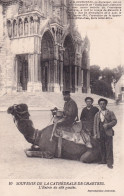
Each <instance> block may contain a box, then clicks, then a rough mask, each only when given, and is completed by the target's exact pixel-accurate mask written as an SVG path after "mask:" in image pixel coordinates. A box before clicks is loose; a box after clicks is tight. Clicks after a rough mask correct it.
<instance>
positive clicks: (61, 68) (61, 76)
mask: <svg viewBox="0 0 124 196" xmlns="http://www.w3.org/2000/svg"><path fill="white" fill-rule="evenodd" d="M60 91H63V62H62V61H60Z"/></svg>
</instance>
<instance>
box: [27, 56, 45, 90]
mask: <svg viewBox="0 0 124 196" xmlns="http://www.w3.org/2000/svg"><path fill="white" fill-rule="evenodd" d="M38 70H39V55H38V54H29V55H28V79H29V80H28V85H27V91H28V92H36V91H42V85H41V82H40V81H39V80H38Z"/></svg>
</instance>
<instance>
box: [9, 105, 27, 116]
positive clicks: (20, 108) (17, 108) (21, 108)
mask: <svg viewBox="0 0 124 196" xmlns="http://www.w3.org/2000/svg"><path fill="white" fill-rule="evenodd" d="M7 113H8V114H12V115H13V116H14V117H16V116H18V117H19V116H20V117H29V116H30V115H29V112H28V106H27V105H26V104H18V105H16V104H14V105H13V106H11V107H9V108H8V110H7Z"/></svg>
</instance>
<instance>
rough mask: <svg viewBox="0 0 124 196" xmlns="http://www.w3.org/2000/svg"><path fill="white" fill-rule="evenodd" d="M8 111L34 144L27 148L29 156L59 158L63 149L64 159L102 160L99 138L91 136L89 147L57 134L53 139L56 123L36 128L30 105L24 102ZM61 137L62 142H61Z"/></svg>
mask: <svg viewBox="0 0 124 196" xmlns="http://www.w3.org/2000/svg"><path fill="white" fill-rule="evenodd" d="M7 113H8V114H11V115H12V116H13V118H14V123H15V124H16V126H17V129H18V130H19V131H20V132H21V133H22V134H23V136H24V138H25V139H26V141H27V142H29V143H31V144H32V146H31V148H30V149H28V150H25V153H26V155H27V157H40V158H49V159H51V158H58V149H61V155H60V156H59V158H62V159H71V160H79V161H81V162H83V163H94V162H99V161H100V159H101V157H100V148H99V142H98V141H97V140H95V139H93V138H91V143H92V148H88V147H87V146H86V145H85V143H84V144H78V143H75V142H73V141H68V140H67V139H64V138H61V137H56V136H55V135H53V138H52V140H51V135H52V130H53V126H54V124H51V125H49V126H47V127H45V128H44V129H42V130H37V129H35V128H34V126H33V122H32V120H31V119H30V114H29V111H28V106H27V105H26V104H23V103H22V104H18V105H16V104H14V105H13V106H11V107H9V108H8V110H7ZM60 138H61V140H60V141H61V142H59V139H60Z"/></svg>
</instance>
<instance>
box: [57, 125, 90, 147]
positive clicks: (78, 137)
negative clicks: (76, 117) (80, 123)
mask: <svg viewBox="0 0 124 196" xmlns="http://www.w3.org/2000/svg"><path fill="white" fill-rule="evenodd" d="M54 136H55V137H61V138H63V139H66V140H68V141H71V142H74V143H76V144H82V145H86V146H87V147H88V148H92V145H91V142H90V136H89V135H88V134H87V133H85V132H84V131H81V133H80V132H68V131H65V130H63V128H62V127H61V128H58V129H56V131H55V132H54Z"/></svg>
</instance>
